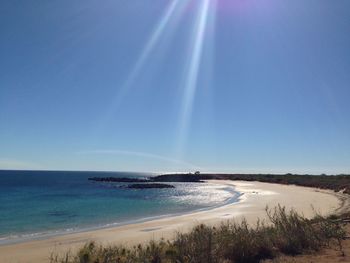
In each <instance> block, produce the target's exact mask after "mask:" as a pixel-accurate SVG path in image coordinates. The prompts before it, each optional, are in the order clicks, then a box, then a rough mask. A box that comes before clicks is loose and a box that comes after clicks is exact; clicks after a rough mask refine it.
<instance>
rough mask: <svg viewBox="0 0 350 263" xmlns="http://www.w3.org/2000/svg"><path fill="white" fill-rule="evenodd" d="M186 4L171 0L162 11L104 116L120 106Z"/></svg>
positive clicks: (112, 112) (109, 115)
mask: <svg viewBox="0 0 350 263" xmlns="http://www.w3.org/2000/svg"><path fill="white" fill-rule="evenodd" d="M186 4H187V3H186V1H181V0H173V1H171V2H170V4H169V5H168V7H167V8H166V10H165V12H164V15H163V16H162V17H161V19H160V20H159V22H158V23H157V26H156V27H155V29H154V31H153V32H152V34H151V37H150V38H149V40H148V42H147V43H146V45H145V47H144V48H143V50H142V52H141V54H140V56H139V58H138V59H137V61H136V62H135V65H134V67H133V68H132V69H131V71H130V73H129V74H128V76H127V78H126V79H125V81H124V83H123V84H122V85H121V87H120V88H119V90H118V92H117V93H116V94H115V97H114V101H113V102H112V103H111V107H110V109H109V112H108V113H107V114H106V116H108V117H106V118H107V119H109V118H111V116H112V115H113V114H114V113H115V111H116V109H117V108H118V107H119V106H120V104H121V103H122V101H123V99H124V97H125V95H126V94H127V93H128V91H129V90H130V88H131V87H132V85H133V84H134V82H135V80H136V79H137V77H138V75H139V74H140V73H141V71H142V69H143V68H144V66H145V64H146V61H147V60H148V59H149V57H150V56H151V55H152V53H153V52H154V51H155V47H156V46H157V44H158V43H159V41H160V40H161V38H163V37H164V34H165V31H166V29H167V30H169V27H170V24H171V22H172V21H177V20H178V18H179V17H180V15H181V14H182V11H183V9H184V7H185V5H186Z"/></svg>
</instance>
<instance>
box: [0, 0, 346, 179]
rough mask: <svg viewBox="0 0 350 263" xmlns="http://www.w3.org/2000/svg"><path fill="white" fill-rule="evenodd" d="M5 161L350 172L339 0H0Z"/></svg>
mask: <svg viewBox="0 0 350 263" xmlns="http://www.w3.org/2000/svg"><path fill="white" fill-rule="evenodd" d="M0 32H1V34H0V58H1V59H0V168H2V169H60V170H122V171H124V170H128V171H153V172H166V171H193V170H197V169H200V170H201V171H217V172H300V173H307V172H310V173H322V172H325V173H349V172H350V103H349V99H350V74H349V73H350V48H349V47H350V2H349V1H348V0H338V1H330V0H309V1H305V0H288V1H287V0H286V1H281V0H249V1H243V0H187V1H186V0H171V1H170V0H152V1H146V0H142V1H140V0H127V1H126V0H106V1H96V0H94V1H92V0H87V1H78V0H76V1H71V0H52V1H43V0H38V1H17V0H9V1H8V0H3V1H1V3H0Z"/></svg>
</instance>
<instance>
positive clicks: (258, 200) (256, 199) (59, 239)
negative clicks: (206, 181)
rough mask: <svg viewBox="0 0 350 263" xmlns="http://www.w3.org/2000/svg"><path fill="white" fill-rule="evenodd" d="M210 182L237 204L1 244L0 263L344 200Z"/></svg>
mask: <svg viewBox="0 0 350 263" xmlns="http://www.w3.org/2000/svg"><path fill="white" fill-rule="evenodd" d="M210 183H212V184H224V185H227V186H234V187H235V188H236V190H237V191H239V192H241V193H242V194H243V195H242V196H241V198H240V201H239V202H237V203H233V204H228V205H225V206H221V207H218V208H214V209H211V210H207V211H199V212H194V213H190V214H184V215H179V216H173V217H167V218H162V219H157V220H152V221H147V222H143V223H137V224H130V225H124V226H118V227H112V228H105V229H100V230H93V231H87V232H81V233H72V234H67V235H61V236H55V237H50V238H46V239H41V240H33V241H26V242H22V243H17V244H10V245H2V246H0V262H2V263H19V262H21V263H24V262H35V263H43V262H48V261H49V256H50V253H51V252H55V253H64V252H66V251H67V250H68V249H70V250H71V251H72V250H74V249H77V248H79V247H81V246H82V245H83V244H84V243H86V242H87V241H96V242H99V243H103V244H124V245H133V244H137V243H140V242H144V241H148V240H150V239H159V238H166V239H171V238H172V237H173V236H174V233H175V231H186V230H188V229H189V228H191V227H193V226H194V225H196V224H199V223H206V224H219V223H220V222H221V221H224V220H231V219H234V220H241V219H242V217H245V218H246V219H247V220H248V222H249V223H251V224H254V223H255V222H256V221H257V219H258V218H259V219H267V218H266V212H265V207H266V206H269V207H270V208H273V207H275V206H277V205H278V204H281V205H282V206H285V207H286V208H288V209H289V208H294V209H295V210H297V211H298V212H300V213H303V214H304V215H305V216H306V217H312V216H313V215H314V214H315V211H317V212H319V213H322V214H329V213H333V212H337V211H339V210H340V209H341V208H343V207H344V205H346V204H347V202H344V200H345V198H346V197H345V196H342V195H341V194H336V193H334V192H333V191H328V190H318V189H315V188H308V187H300V186H294V185H280V184H269V183H260V182H244V181H218V180H212V181H210Z"/></svg>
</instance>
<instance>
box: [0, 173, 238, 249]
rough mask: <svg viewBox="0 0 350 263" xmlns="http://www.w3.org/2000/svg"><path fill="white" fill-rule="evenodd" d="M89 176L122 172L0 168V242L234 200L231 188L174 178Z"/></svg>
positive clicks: (122, 221) (235, 196)
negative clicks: (166, 181)
mask: <svg viewBox="0 0 350 263" xmlns="http://www.w3.org/2000/svg"><path fill="white" fill-rule="evenodd" d="M93 176H99V177H104V176H119V177H148V176H152V175H151V174H140V173H122V172H115V173H111V172H62V171H50V172H49V171H40V172H39V171H1V170H0V243H6V242H8V241H11V240H17V239H21V238H22V239H23V238H28V237H36V236H38V237H40V236H43V235H47V234H54V233H61V232H65V231H79V230H84V229H89V228H95V227H104V226H108V225H110V224H114V225H118V224H127V223H130V222H134V221H137V220H147V219H149V218H153V217H159V216H166V215H171V214H177V213H183V212H189V211H192V210H197V209H205V208H210V207H214V206H219V205H222V204H225V203H227V202H229V201H234V200H236V199H237V198H238V193H236V192H234V191H233V189H232V188H226V187H221V186H212V185H209V184H206V183H204V184H200V183H176V184H174V185H175V186H176V188H175V189H147V190H146V189H143V190H135V189H126V188H122V187H120V186H121V185H122V184H121V183H100V182H93V181H88V180H87V179H88V177H93Z"/></svg>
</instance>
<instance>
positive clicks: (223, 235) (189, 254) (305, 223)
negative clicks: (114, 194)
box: [50, 206, 345, 263]
mask: <svg viewBox="0 0 350 263" xmlns="http://www.w3.org/2000/svg"><path fill="white" fill-rule="evenodd" d="M266 212H267V215H268V217H269V219H270V222H268V224H265V223H263V222H259V221H258V222H257V224H256V225H255V226H254V227H252V226H249V225H248V223H247V222H246V220H243V221H242V222H240V223H237V222H234V221H229V222H224V223H221V225H219V226H218V227H210V226H206V225H203V224H202V225H199V226H196V227H194V228H193V229H192V230H191V231H190V232H189V233H176V236H175V239H174V240H172V241H169V240H168V241H165V240H159V241H154V240H153V241H150V242H148V243H147V244H144V245H141V244H140V245H138V246H134V247H131V248H128V247H123V246H102V245H98V244H96V243H94V242H90V243H87V244H86V245H85V246H84V247H82V248H81V249H80V250H79V251H78V252H77V253H76V254H72V253H66V254H65V255H64V256H62V257H59V256H57V255H54V254H52V255H51V257H50V262H51V263H112V262H113V263H223V262H236V263H256V262H259V261H261V260H263V259H271V258H274V257H276V256H277V255H279V254H286V255H297V254H302V253H305V252H312V251H318V250H320V249H321V248H323V247H325V246H328V245H329V244H330V242H332V241H336V242H337V243H338V244H339V247H340V248H341V241H342V240H343V239H344V237H345V231H344V228H343V226H342V224H341V221H339V220H334V218H332V217H328V218H326V217H322V216H320V215H316V216H315V217H314V218H313V219H311V220H310V219H307V218H305V217H304V216H302V215H300V214H298V213H297V212H296V211H294V210H291V211H286V209H285V208H284V207H281V206H278V207H276V208H274V209H271V210H270V209H268V208H267V209H266Z"/></svg>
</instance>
